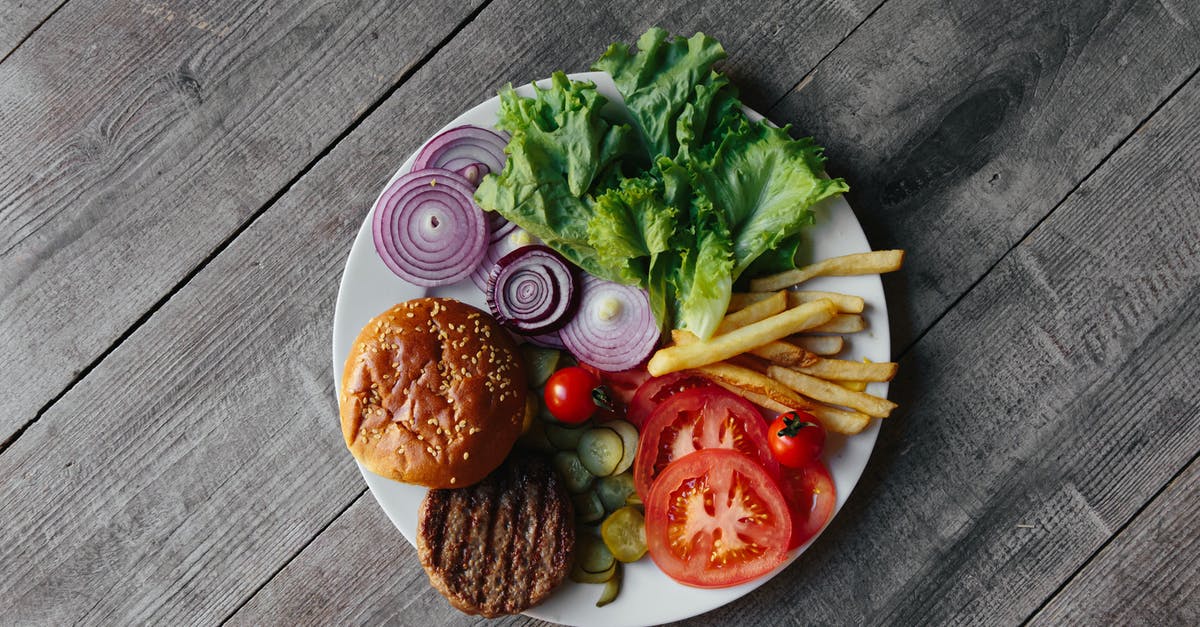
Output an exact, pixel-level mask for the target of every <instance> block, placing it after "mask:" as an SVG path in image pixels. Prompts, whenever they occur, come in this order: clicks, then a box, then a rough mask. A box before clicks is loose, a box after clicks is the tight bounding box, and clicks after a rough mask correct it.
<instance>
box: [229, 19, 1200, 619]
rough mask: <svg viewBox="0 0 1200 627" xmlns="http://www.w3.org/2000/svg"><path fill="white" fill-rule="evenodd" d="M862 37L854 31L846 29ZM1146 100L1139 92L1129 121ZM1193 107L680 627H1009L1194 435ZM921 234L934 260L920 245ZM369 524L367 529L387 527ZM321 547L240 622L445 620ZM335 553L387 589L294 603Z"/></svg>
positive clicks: (981, 291)
mask: <svg viewBox="0 0 1200 627" xmlns="http://www.w3.org/2000/svg"><path fill="white" fill-rule="evenodd" d="M887 9H888V6H887V5H885V7H884V9H883V10H881V12H880V13H879V14H877V16H876V17H879V16H880V15H884V14H885V13H886V11H887ZM1136 17H1137V16H1130V17H1127V19H1126V22H1127V23H1125V24H1124V25H1123V26H1122V27H1121V28H1120V29H1117V28H1115V27H1111V25H1110V28H1109V30H1108V31H1107V34H1108V36H1111V37H1117V38H1118V41H1119V37H1131V36H1134V35H1136V36H1138V37H1142V38H1151V37H1164V36H1171V33H1170V28H1169V26H1170V25H1169V24H1161V25H1156V27H1155V28H1150V27H1147V26H1146V23H1145V22H1142V23H1138V22H1136V20H1135V18H1136ZM885 19H893V20H894V19H895V16H888V17H886V18H885ZM922 19H923V18H922ZM917 25H919V20H916V19H915V18H913V23H909V22H904V21H901V22H899V23H896V22H891V23H888V24H886V25H883V26H878V27H875V28H876V29H886V30H888V31H889V32H892V31H893V30H894V32H897V33H905V32H907V31H908V30H911V29H912V28H915V27H916V26H917ZM1157 26H1162V28H1158V27H1157ZM1067 28H1072V26H1071V25H1069V24H1068V25H1067ZM1074 28H1079V27H1078V26H1075V27H1074ZM871 31H872V28H870V27H869V23H868V25H864V27H863V29H862V30H860V33H861V32H868V33H869V32H871ZM1164 33H1165V34H1164ZM1176 34H1177V33H1176ZM855 36H857V35H855ZM978 36H979V37H981V38H982V37H985V34H980V35H978ZM1118 36H1119V37H1118ZM853 40H854V37H852V38H851V41H853ZM965 43H966V45H968V46H969V47H972V48H969V49H968V50H958V49H951V50H943V51H942V52H943V54H945V55H947V56H948V57H950V58H958V57H965V56H967V55H968V52H970V50H971V49H973V46H975V45H976V42H974V41H970V40H968V41H966V42H965ZM1103 43H1104V42H1103V41H1101V40H1095V41H1093V43H1092V47H1097V46H1100V47H1103ZM1177 43H1178V42H1177ZM856 45H861V44H856ZM1020 45H1021V44H1020V43H1019V42H1017V43H1014V44H1013V46H1014V47H1019V46H1020ZM1080 45H1083V44H1080ZM1122 45H1130V44H1128V42H1126V43H1124V44H1122ZM1085 47H1086V46H1085ZM901 52H902V50H901V49H893V50H886V49H885V50H880V51H878V53H877V54H878V59H884V58H888V57H899V56H901ZM1075 52H1076V54H1082V52H1080V51H1075ZM1110 52H1112V51H1110ZM839 54H840V53H837V52H835V54H834V55H833V57H831V58H837V57H838V56H839ZM1089 54H1090V52H1089ZM931 56H932V55H931ZM878 59H877V60H878ZM847 61H849V60H847ZM1089 61H1090V60H1089ZM1082 63H1084V61H1076V64H1082ZM1177 65H1182V63H1179V64H1177ZM819 76H820V72H818V75H817V77H818V79H819ZM814 80H817V79H814ZM1062 80H1067V79H1066V78H1065V77H1064V78H1063V79H1062ZM1046 88H1047V87H1041V88H1040V89H1046ZM947 89H949V88H947ZM1163 89H1164V90H1166V91H1169V88H1167V87H1164V88H1163ZM1097 91H1098V90H1097ZM939 93H941V94H942V95H948V94H946V93H944V92H939ZM1160 93H1164V92H1163V90H1160ZM1092 96H1093V97H1096V96H1098V94H1097V93H1092ZM1047 97H1049V96H1047ZM1059 97H1060V98H1061V97H1064V96H1063V95H1060V96H1059ZM1156 105H1157V102H1154V101H1153V100H1150V99H1147V100H1145V101H1143V102H1141V106H1142V109H1141V114H1142V115H1145V114H1147V113H1149V111H1151V110H1153V108H1154V107H1155V106H1156ZM1198 105H1200V101H1198V94H1197V86H1196V85H1192V86H1191V87H1190V88H1189V89H1188V90H1187V91H1186V92H1185V93H1182V94H1180V96H1179V100H1178V102H1175V103H1172V105H1171V106H1168V107H1167V108H1166V109H1165V110H1164V111H1162V112H1161V113H1160V114H1159V116H1157V117H1155V118H1154V119H1153V120H1152V121H1151V122H1150V124H1148V125H1146V127H1145V128H1144V129H1143V132H1142V133H1141V134H1140V135H1138V136H1137V137H1135V138H1134V140H1133V142H1132V143H1131V144H1130V145H1129V146H1127V147H1126V149H1125V150H1123V151H1122V152H1120V153H1118V155H1117V158H1116V159H1115V160H1114V161H1113V162H1112V163H1111V164H1109V165H1107V166H1105V167H1104V168H1102V169H1101V170H1100V171H1099V173H1098V174H1097V175H1096V176H1095V177H1093V178H1092V179H1091V180H1089V181H1088V182H1087V183H1086V184H1084V185H1083V186H1082V188H1081V189H1080V190H1079V191H1078V193H1076V194H1074V195H1073V196H1072V198H1071V200H1070V201H1069V202H1068V203H1066V204H1065V205H1064V206H1063V207H1062V208H1061V209H1059V212H1057V213H1055V214H1053V215H1051V216H1050V218H1049V219H1048V220H1047V221H1046V223H1045V224H1043V225H1042V226H1041V228H1039V229H1038V230H1037V231H1035V232H1034V234H1033V236H1032V237H1031V238H1030V239H1029V240H1028V241H1027V242H1025V243H1024V244H1023V245H1022V246H1021V247H1019V248H1018V249H1017V250H1016V251H1014V252H1013V253H1012V254H1010V255H1009V256H1008V257H1006V258H1005V260H1004V261H1003V262H1001V264H1000V265H999V266H998V267H997V269H996V271H995V272H994V273H993V274H992V275H991V276H989V277H987V278H986V279H985V280H984V281H983V282H982V283H981V284H980V286H979V288H978V290H977V291H976V292H975V293H972V294H971V295H969V296H968V297H967V298H966V299H965V300H964V301H963V303H962V305H961V307H960V308H959V309H956V310H954V311H952V312H951V313H950V314H949V315H948V316H947V317H946V318H945V319H944V320H942V321H941V323H939V324H938V326H937V327H935V328H934V329H933V331H932V332H931V333H930V335H929V336H928V337H926V338H925V340H923V341H922V343H921V344H918V345H917V348H916V350H915V352H914V353H913V354H912V355H911V356H910V357H909V358H908V359H907V360H906V362H905V363H904V364H903V365H902V369H901V372H902V373H903V375H902V378H901V380H900V381H898V382H897V383H896V385H895V386H894V389H895V390H896V391H897V393H898V396H899V397H900V400H901V401H902V404H904V405H905V406H909V407H910V408H909V409H907V410H905V411H904V412H903V413H901V414H900V415H898V416H896V417H894V418H890V419H889V420H888V422H887V423H885V427H884V432H883V436H882V439H881V443H880V447H879V449H878V451H877V453H876V459H875V461H874V462H873V463H872V466H871V467H870V468H869V469H868V475H867V476H866V477H864V482H863V483H862V484H860V487H859V489H858V490H857V491H856V493H855V494H854V495H853V496H852V497H851V499H852V500H851V502H850V504H849V506H848V509H847V510H846V511H845V512H844V514H843V515H842V516H841V517H839V518H838V520H837V521H836V522H835V526H834V527H833V528H832V529H831V530H830V531H829V533H828V535H827V536H826V537H824V538H823V539H822V540H821V541H820V542H819V543H818V544H817V546H816V547H814V549H813V551H812V552H811V553H810V554H808V555H806V556H805V558H804V559H803V560H801V562H800V563H799V564H798V565H796V566H793V567H792V568H791V569H789V571H787V572H786V573H784V574H783V575H782V576H780V577H778V578H777V579H775V580H773V581H772V582H770V583H768V584H767V585H766V586H765V587H764V588H762V589H760V590H759V591H757V592H755V593H754V594H753V595H751V596H750V597H748V598H746V599H743V600H742V601H740V602H738V603H735V604H732V605H730V606H727V607H726V608H723V609H721V610H717V611H715V612H713V613H711V614H709V615H706V616H704V617H702V618H700V619H697V621H695V622H696V623H699V624H730V623H738V624H778V623H780V622H783V621H796V622H799V623H817V624H822V623H831V624H844V623H851V624H856V623H864V622H887V621H892V622H902V623H903V622H912V623H924V622H989V623H995V622H1001V623H1003V622H1019V621H1021V620H1023V619H1024V618H1025V617H1026V616H1027V615H1028V614H1029V613H1030V612H1032V611H1033V609H1034V608H1036V607H1037V606H1038V604H1039V603H1040V602H1041V601H1042V600H1043V599H1044V598H1045V597H1046V595H1048V594H1049V593H1050V592H1052V591H1053V590H1054V589H1055V587H1056V586H1057V585H1058V584H1059V583H1060V582H1061V581H1062V580H1063V579H1064V578H1065V577H1067V576H1069V575H1070V573H1071V572H1073V570H1074V569H1075V568H1076V567H1077V566H1078V564H1080V563H1082V561H1083V560H1084V559H1086V557H1087V556H1088V555H1090V553H1091V552H1092V551H1094V550H1095V547H1097V546H1099V545H1100V544H1101V543H1102V542H1104V541H1105V540H1106V539H1107V538H1108V537H1109V535H1110V534H1111V532H1112V530H1114V529H1116V528H1118V527H1119V525H1120V524H1121V523H1122V522H1123V521H1124V520H1126V519H1127V518H1128V517H1129V516H1130V515H1132V514H1133V512H1135V511H1136V510H1137V508H1138V506H1139V505H1140V504H1141V503H1142V502H1144V501H1145V499H1147V498H1149V496H1150V495H1151V494H1153V493H1154V491H1155V490H1156V489H1157V488H1158V487H1159V486H1160V485H1161V484H1162V482H1163V481H1165V480H1166V478H1167V477H1169V476H1171V474H1172V473H1173V472H1174V470H1175V469H1176V468H1178V467H1179V465H1180V464H1181V463H1184V462H1185V461H1186V460H1187V459H1188V457H1189V456H1190V455H1191V454H1192V453H1193V452H1194V451H1195V450H1196V448H1197V447H1198V446H1200V435H1198V434H1197V426H1198V424H1200V416H1198V413H1197V408H1198V407H1200V396H1197V392H1196V391H1195V390H1194V386H1192V385H1191V384H1190V383H1189V376H1188V374H1187V372H1188V370H1187V365H1188V364H1191V363H1195V361H1196V360H1197V359H1200V352H1198V350H1200V349H1198V348H1197V347H1196V346H1194V345H1193V344H1192V343H1190V342H1189V341H1188V338H1190V337H1194V336H1195V335H1196V334H1197V332H1200V326H1198V325H1200V319H1198V318H1197V314H1196V313H1194V311H1193V310H1192V308H1191V307H1190V304H1191V303H1192V302H1194V301H1195V299H1196V298H1197V297H1198V296H1200V293H1198V292H1197V291H1196V290H1197V288H1196V285H1197V280H1196V279H1197V277H1198V273H1200V257H1198V256H1197V254H1196V253H1197V248H1196V247H1197V244H1196V242H1197V241H1198V239H1197V238H1198V236H1200V215H1198V214H1197V209H1196V202H1195V199H1196V197H1197V194H1198V193H1200V189H1198V188H1197V184H1198V182H1197V181H1196V180H1195V178H1191V179H1189V178H1186V177H1185V178H1180V177H1179V173H1180V172H1188V171H1194V170H1195V167H1196V157H1195V156H1194V153H1193V152H1192V151H1191V150H1190V149H1189V148H1188V146H1189V145H1191V144H1192V143H1193V142H1194V141H1195V140H1196V139H1198V137H1197V136H1196V135H1197V133H1196V130H1195V129H1194V128H1193V127H1192V125H1191V123H1190V122H1189V121H1188V120H1189V119H1191V118H1192V117H1194V115H1195V112H1196V111H1197V110H1198V108H1197V107H1198ZM1114 106H1116V104H1114ZM1122 106H1123V105H1122ZM1077 113H1078V114H1079V115H1083V114H1082V113H1080V112H1077ZM1087 115H1095V116H1099V117H1100V121H1097V120H1094V119H1088V120H1081V121H1080V123H1081V124H1086V125H1101V124H1105V123H1113V122H1114V121H1123V120H1127V119H1133V118H1134V117H1135V114H1132V113H1129V112H1128V111H1126V112H1124V113H1120V112H1119V111H1114V110H1113V109H1111V108H1108V109H1106V110H1104V111H1092V110H1091V109H1089V110H1088V113H1087ZM1108 116H1114V117H1108ZM784 119H786V118H784ZM868 122H870V121H868ZM885 122H886V119H885V118H882V117H881V118H879V119H878V120H876V121H874V122H873V124H877V125H883V124H884V123H885ZM1113 141H1119V139H1113ZM1041 150H1043V151H1045V154H1044V158H1045V159H1046V161H1045V162H1041V166H1040V167H1042V168H1045V169H1050V168H1052V166H1054V165H1058V163H1057V161H1055V160H1056V159H1057V158H1058V157H1059V156H1062V153H1060V152H1056V151H1055V150H1052V149H1051V147H1046V146H1043V147H1042V148H1041ZM1105 154H1106V153H1105ZM1088 155H1090V156H1092V157H1094V158H1100V157H1103V156H1104V155H1103V154H1099V155H1098V156H1097V155H1096V154H1094V153H1090V152H1089V153H1087V154H1080V155H1075V158H1077V159H1079V160H1080V163H1079V168H1080V169H1081V171H1082V172H1084V173H1086V172H1087V171H1088V170H1090V169H1091V168H1092V167H1093V166H1094V165H1095V164H1094V163H1086V162H1085V161H1084V160H1085V159H1086V158H1087V156H1088ZM835 159H836V157H835ZM1030 167H1032V166H1030ZM938 184H941V183H934V184H933V185H935V186H936V185H938ZM1026 193H1027V194H1028V197H1029V199H1030V200H1029V202H1031V203H1032V202H1033V200H1032V199H1033V197H1034V196H1036V195H1037V194H1045V196H1044V197H1043V198H1042V203H1043V205H1044V206H1045V207H1046V210H1047V211H1048V210H1049V208H1050V207H1053V206H1054V204H1055V203H1057V198H1056V197H1055V196H1054V194H1055V193H1057V190H1050V189H1041V188H1038V189H1031V190H1027V191H1026ZM874 217H876V216H875V215H874V214H868V215H867V219H871V218H874ZM892 219H893V220H899V219H900V217H896V218H892ZM921 242H924V245H925V246H926V249H927V250H933V251H934V252H936V249H933V248H930V247H933V246H935V245H936V242H935V241H931V240H930V239H929V238H925V239H923V240H920V242H918V243H921ZM950 243H951V244H953V245H958V243H957V240H952V241H951V242H950ZM997 338H1001V340H1000V341H998V340H997ZM1143 347H1144V348H1143ZM1130 431H1132V432H1133V437H1132V442H1134V443H1135V444H1134V445H1132V446H1130V444H1129V442H1130V441H1131V440H1130V439H1128V438H1126V437H1125V436H1124V435H1123V434H1127V433H1128V432H1130ZM1163 443H1166V445H1163ZM1139 499H1140V500H1139ZM364 500H367V499H364ZM368 503H369V500H368ZM359 507H364V505H363V504H362V503H361V502H359V503H356V504H355V505H354V506H353V507H352V511H353V510H354V509H357V508H359ZM379 520H380V526H379V527H373V528H371V529H370V530H364V531H363V532H362V533H363V534H365V535H370V536H372V537H373V536H375V535H380V534H385V533H387V523H386V521H383V520H382V519H379ZM339 522H340V521H339ZM333 544H334V543H325V542H324V541H323V539H318V541H317V542H316V543H314V545H313V547H310V549H309V550H305V551H304V552H302V553H301V554H300V555H299V557H297V559H296V560H295V561H293V562H292V563H291V564H289V565H288V567H287V568H286V569H285V570H284V571H283V573H282V574H281V576H280V578H278V579H276V580H273V581H272V582H271V583H269V584H268V585H267V586H266V587H265V588H264V589H263V591H262V592H261V593H260V596H258V597H256V598H255V599H253V600H252V601H251V602H250V603H249V604H248V605H247V606H246V608H244V611H245V612H246V614H245V615H239V616H238V617H236V618H237V621H241V620H243V619H244V620H245V622H247V623H254V622H258V621H260V620H262V619H263V617H267V616H282V617H284V618H285V619H289V618H290V619H298V618H299V617H301V616H304V617H313V616H316V617H318V618H316V620H329V621H332V622H353V621H358V620H370V621H380V622H388V621H391V622H410V621H423V620H425V617H426V616H428V617H430V620H434V621H441V620H448V619H446V617H445V616H444V614H442V613H441V611H442V610H440V609H438V608H439V607H441V606H438V605H437V604H432V605H431V604H430V603H429V602H428V600H427V598H426V597H424V596H422V597H420V598H418V599H417V600H414V601H413V604H412V605H406V603H407V601H408V600H410V599H413V598H414V597H415V596H416V595H415V594H414V593H413V589H414V588H413V586H418V588H419V584H420V583H421V582H422V578H421V574H420V573H419V572H415V573H414V572H412V571H406V570H404V568H403V567H402V566H400V565H391V566H389V567H387V568H381V567H380V568H379V570H375V568H377V566H375V565H376V564H377V563H378V562H377V559H378V557H377V556H376V555H374V554H373V553H372V545H371V544H370V542H362V543H351V542H345V543H337V545H336V546H333ZM340 561H351V562H355V563H360V562H361V563H363V564H365V565H367V568H368V569H369V571H370V572H371V573H372V574H373V575H374V574H375V573H378V574H379V576H382V577H385V578H387V579H388V580H389V583H388V584H386V585H387V586H388V588H386V591H387V593H386V594H381V595H378V596H381V597H384V598H391V599H397V600H394V601H390V602H389V601H379V600H377V599H364V600H362V601H361V602H358V603H349V604H347V605H345V606H339V607H337V608H336V609H333V610H329V611H328V613H325V612H323V611H321V610H320V609H319V607H320V605H321V604H320V603H309V602H305V601H303V600H302V599H305V598H307V597H309V596H312V595H316V597H317V598H318V599H320V598H322V597H321V594H322V593H321V592H320V590H318V588H319V587H320V586H322V585H326V584H327V582H328V580H327V579H323V578H322V575H323V573H325V572H326V569H328V568H329V564H330V563H331V562H340ZM401 599H402V600H401ZM293 612H295V613H293ZM364 617H369V619H368V618H364ZM468 620H469V619H466V618H460V619H459V621H458V622H467V621H468ZM511 622H513V623H525V622H531V621H526V620H525V619H520V618H516V619H511Z"/></svg>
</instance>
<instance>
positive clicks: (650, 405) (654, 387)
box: [625, 370, 714, 429]
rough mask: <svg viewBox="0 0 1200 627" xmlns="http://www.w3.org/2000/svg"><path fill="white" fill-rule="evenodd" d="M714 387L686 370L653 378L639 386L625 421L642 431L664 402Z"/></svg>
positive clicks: (706, 380) (709, 382) (704, 379)
mask: <svg viewBox="0 0 1200 627" xmlns="http://www.w3.org/2000/svg"><path fill="white" fill-rule="evenodd" d="M713 385H714V384H713V383H712V382H711V381H709V380H708V379H706V378H704V377H702V376H700V375H698V374H694V373H691V372H687V371H686V370H685V371H683V372H672V373H671V374H667V375H663V376H661V377H653V378H651V379H649V380H647V381H646V382H645V383H643V384H641V385H640V386H638V389H637V393H636V394H634V395H633V402H631V403H630V404H629V412H628V413H626V414H625V419H626V420H628V421H629V422H632V423H633V425H634V426H635V427H637V428H638V429H641V428H642V424H644V423H645V422H646V419H647V418H649V417H650V414H651V413H653V412H654V408H656V407H658V406H659V405H660V404H662V402H663V401H665V400H667V399H668V398H670V397H672V396H674V395H675V394H678V393H679V392H682V391H684V390H690V389H691V388H698V387H704V386H713Z"/></svg>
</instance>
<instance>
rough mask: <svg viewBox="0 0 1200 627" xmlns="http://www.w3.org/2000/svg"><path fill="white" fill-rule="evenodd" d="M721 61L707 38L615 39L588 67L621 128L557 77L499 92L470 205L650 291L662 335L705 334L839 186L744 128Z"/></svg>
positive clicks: (803, 144) (790, 255) (777, 133)
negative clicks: (491, 161) (607, 79)
mask: <svg viewBox="0 0 1200 627" xmlns="http://www.w3.org/2000/svg"><path fill="white" fill-rule="evenodd" d="M724 56H725V52H724V50H723V49H722V48H721V45H720V44H719V43H717V42H716V41H715V40H713V39H711V38H709V37H707V36H705V35H703V34H697V35H695V36H694V37H691V38H690V39H684V38H681V37H676V38H670V37H669V36H668V35H667V33H666V31H663V30H662V29H657V28H652V29H650V30H649V31H647V32H646V34H644V35H642V37H641V38H640V39H639V40H638V50H637V52H636V53H633V52H631V51H630V49H629V48H628V47H627V46H625V45H624V44H613V45H612V46H610V47H609V49H608V51H606V52H605V53H604V55H603V56H602V57H601V58H600V59H599V60H598V61H597V62H596V63H595V64H594V66H593V67H594V68H595V69H599V70H604V71H606V72H608V73H609V74H611V75H612V77H613V81H614V83H615V84H616V86H617V89H618V91H620V93H621V95H622V96H623V98H624V100H625V108H626V112H627V116H628V117H627V118H625V119H614V118H611V117H609V116H608V115H607V114H605V113H604V111H603V108H604V104H605V99H604V97H603V96H601V95H600V94H599V93H598V92H597V91H596V88H595V85H593V84H591V83H577V82H573V81H570V80H568V79H567V77H566V76H565V75H564V74H562V73H561V72H558V73H555V74H554V76H553V78H552V80H551V84H550V86H549V87H548V88H547V89H537V88H535V91H534V96H533V97H532V98H524V97H521V96H519V95H517V93H516V92H515V91H514V90H513V89H512V88H511V87H506V88H505V89H504V90H502V91H501V93H500V101H501V106H500V122H499V124H498V125H497V126H498V127H499V128H501V129H502V130H505V131H508V132H509V133H510V135H511V139H510V141H509V144H508V146H507V148H506V149H505V150H506V152H507V161H506V163H505V166H504V170H503V171H502V172H499V173H492V174H489V175H488V176H487V177H485V178H484V179H483V181H482V182H481V183H480V186H479V189H478V190H477V192H476V200H477V202H478V203H479V205H480V206H481V207H483V208H484V209H486V210H489V211H497V212H499V213H500V214H501V215H503V216H504V217H505V218H507V219H508V220H510V221H512V222H515V223H517V224H518V225H519V226H521V227H522V228H524V229H525V230H527V231H529V232H530V233H532V234H533V235H534V236H536V237H538V238H539V239H541V240H542V241H543V242H545V243H546V244H547V245H548V246H551V247H552V248H554V249H556V250H558V251H559V252H560V253H562V254H563V255H564V256H565V257H566V258H567V259H569V260H570V261H572V262H574V263H575V264H577V265H579V266H580V267H582V268H583V269H584V270H586V271H587V272H589V273H591V274H594V275H596V276H599V277H601V278H604V279H607V280H610V281H617V282H620V283H625V284H628V285H637V286H640V287H642V288H644V289H646V290H647V292H648V293H649V297H650V303H651V307H652V308H653V309H654V314H655V316H656V317H657V319H658V320H659V322H660V323H662V325H663V326H664V327H665V326H667V325H668V324H673V325H674V326H677V327H679V328H683V329H688V330H690V331H692V332H693V333H695V334H696V335H697V336H699V337H701V338H707V337H710V336H711V335H712V333H713V331H714V330H715V329H716V327H717V324H718V323H719V322H720V320H721V318H722V317H723V316H724V314H725V310H726V308H727V307H728V304H729V297H730V294H731V291H732V287H733V283H734V281H736V280H737V279H738V278H739V277H740V276H741V275H742V274H744V273H747V272H751V273H755V272H760V271H778V270H783V269H787V268H789V267H794V264H795V258H796V251H797V249H798V248H799V246H800V245H801V244H802V242H803V235H802V232H803V229H804V227H806V226H808V225H810V224H812V221H813V213H812V211H811V207H812V205H813V204H814V203H817V202H819V201H821V200H823V199H825V198H828V197H830V196H833V195H835V194H839V193H842V192H844V191H846V189H847V186H846V183H845V181H843V180H841V179H830V178H828V177H825V176H823V175H822V168H823V165H824V157H823V156H822V150H821V148H820V147H819V146H817V145H816V144H814V143H813V141H812V139H811V138H806V139H793V138H792V137H791V136H790V135H789V134H788V130H787V129H786V128H783V129H779V128H773V127H771V126H770V125H768V124H766V123H764V122H757V123H752V122H750V121H748V120H747V119H746V117H745V116H744V115H743V114H742V104H741V102H740V101H739V100H738V98H737V92H736V90H735V89H734V88H733V86H732V85H730V83H729V81H728V79H726V78H725V77H724V76H721V75H720V74H719V73H717V72H715V71H713V64H714V63H716V62H717V61H719V60H721V59H722V58H724Z"/></svg>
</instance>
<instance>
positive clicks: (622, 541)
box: [600, 507, 646, 562]
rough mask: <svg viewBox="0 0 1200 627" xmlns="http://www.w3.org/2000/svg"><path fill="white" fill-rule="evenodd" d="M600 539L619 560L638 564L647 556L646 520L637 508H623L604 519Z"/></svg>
mask: <svg viewBox="0 0 1200 627" xmlns="http://www.w3.org/2000/svg"><path fill="white" fill-rule="evenodd" d="M600 537H601V538H603V539H604V545H605V546H606V547H608V550H609V552H610V553H612V555H613V557H615V558H617V560H619V561H622V562H636V561H638V560H640V559H642V556H643V555H645V554H646V518H645V517H644V516H642V512H641V511H640V510H638V508H636V507H622V508H621V509H618V510H617V511H615V512H613V513H612V514H610V515H609V517H608V518H605V519H604V523H603V524H601V525H600Z"/></svg>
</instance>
